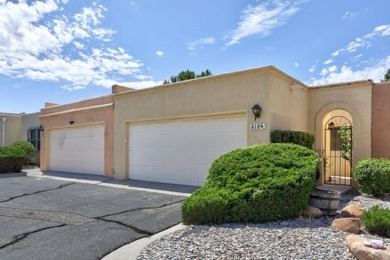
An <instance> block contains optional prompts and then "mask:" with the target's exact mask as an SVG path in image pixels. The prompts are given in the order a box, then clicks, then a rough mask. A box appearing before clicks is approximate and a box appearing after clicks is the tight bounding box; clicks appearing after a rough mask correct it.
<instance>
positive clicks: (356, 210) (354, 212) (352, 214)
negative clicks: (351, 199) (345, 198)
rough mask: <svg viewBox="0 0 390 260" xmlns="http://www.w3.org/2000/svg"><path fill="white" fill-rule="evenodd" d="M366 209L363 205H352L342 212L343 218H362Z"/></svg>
mask: <svg viewBox="0 0 390 260" xmlns="http://www.w3.org/2000/svg"><path fill="white" fill-rule="evenodd" d="M363 212H364V207H363V206H362V205H361V204H351V205H348V206H346V207H344V208H343V209H342V210H341V212H340V213H341V216H343V217H346V218H361V216H362V214H363Z"/></svg>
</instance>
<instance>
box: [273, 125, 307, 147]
mask: <svg viewBox="0 0 390 260" xmlns="http://www.w3.org/2000/svg"><path fill="white" fill-rule="evenodd" d="M314 141H315V137H314V135H312V134H309V133H306V132H300V131H289V130H274V131H272V132H271V143H290V144H297V145H301V146H303V147H306V148H309V149H312V148H313V144H314Z"/></svg>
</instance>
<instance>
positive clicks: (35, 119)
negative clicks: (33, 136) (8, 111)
mask: <svg viewBox="0 0 390 260" xmlns="http://www.w3.org/2000/svg"><path fill="white" fill-rule="evenodd" d="M39 115H40V113H39V112H37V113H31V114H24V115H22V116H21V119H22V120H21V132H20V140H23V141H28V137H27V130H28V129H29V128H35V127H39V126H40V125H41V121H40V120H39Z"/></svg>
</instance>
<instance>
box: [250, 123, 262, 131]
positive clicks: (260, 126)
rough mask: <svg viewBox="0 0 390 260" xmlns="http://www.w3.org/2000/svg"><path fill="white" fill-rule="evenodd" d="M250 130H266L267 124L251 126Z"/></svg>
mask: <svg viewBox="0 0 390 260" xmlns="http://www.w3.org/2000/svg"><path fill="white" fill-rule="evenodd" d="M249 128H250V130H264V129H265V124H264V123H260V124H251V125H250V127H249Z"/></svg>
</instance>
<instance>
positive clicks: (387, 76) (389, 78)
mask: <svg viewBox="0 0 390 260" xmlns="http://www.w3.org/2000/svg"><path fill="white" fill-rule="evenodd" d="M381 81H382V82H390V69H388V70H387V72H386V74H385V76H384V77H383V80H381Z"/></svg>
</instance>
